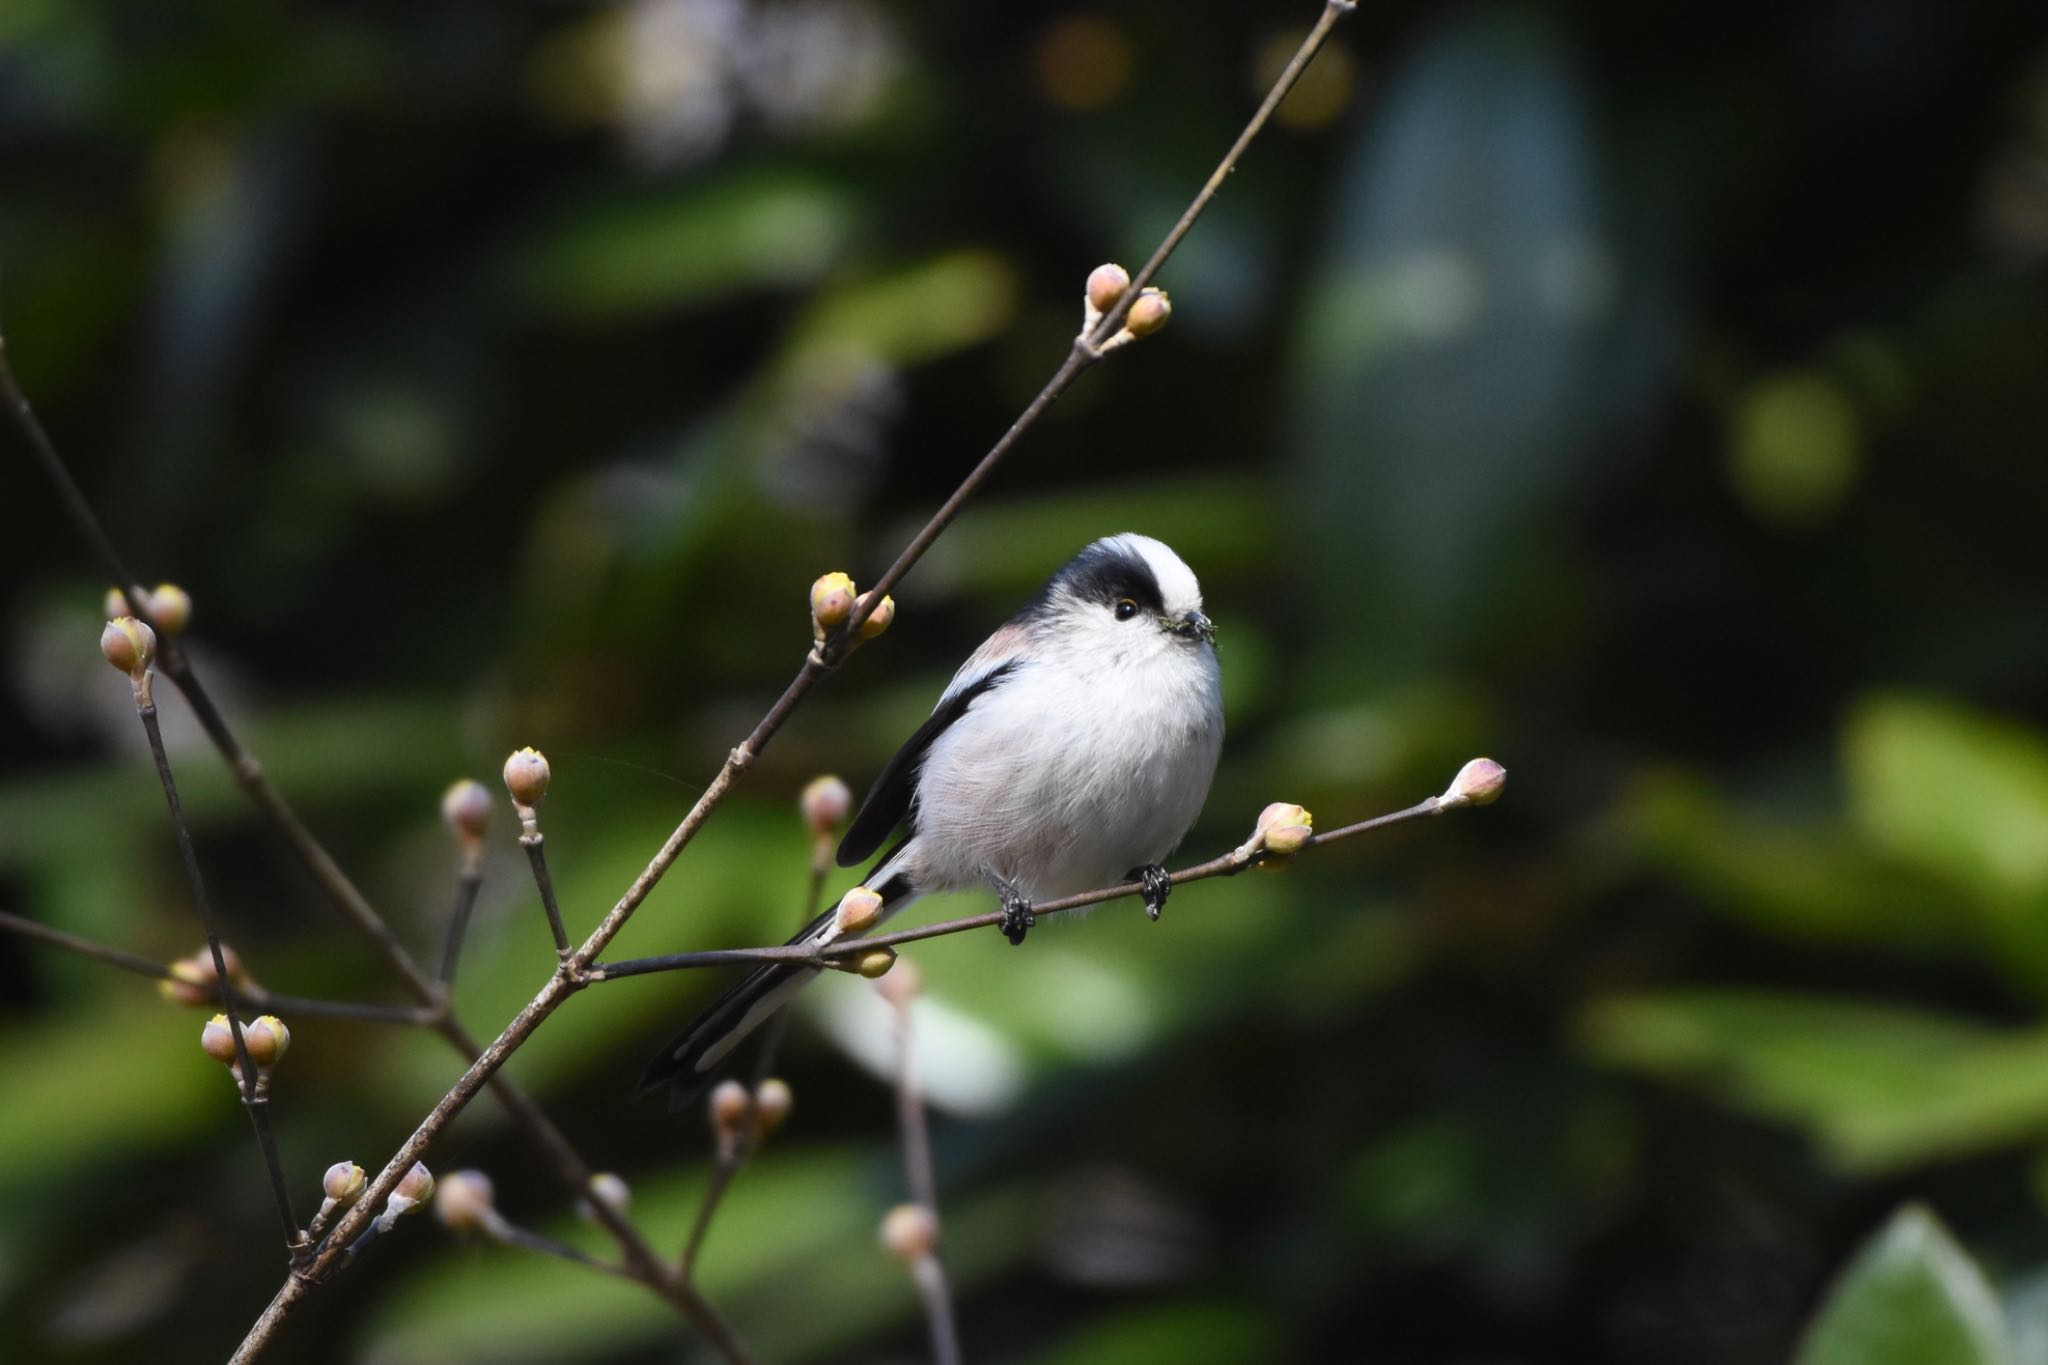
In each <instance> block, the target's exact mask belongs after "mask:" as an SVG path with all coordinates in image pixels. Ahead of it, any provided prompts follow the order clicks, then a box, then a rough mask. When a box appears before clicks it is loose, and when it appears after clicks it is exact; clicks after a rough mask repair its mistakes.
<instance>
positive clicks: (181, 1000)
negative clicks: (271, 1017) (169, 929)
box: [156, 943, 253, 1007]
mask: <svg viewBox="0 0 2048 1365" xmlns="http://www.w3.org/2000/svg"><path fill="white" fill-rule="evenodd" d="M220 956H221V960H222V961H223V962H225V963H227V967H228V984H229V985H231V986H233V987H234V988H235V989H236V990H238V991H245V992H246V991H247V990H249V989H250V987H251V985H252V984H253V983H252V982H251V981H250V980H249V973H248V972H247V970H245V969H244V968H243V966H242V959H241V956H240V955H239V954H238V953H236V952H235V950H234V949H233V948H230V947H228V945H227V944H225V943H223V944H221V945H220ZM165 970H166V971H168V972H169V973H170V975H169V976H168V977H166V978H165V979H164V980H162V981H159V982H157V986H156V989H157V994H159V995H161V996H163V998H164V999H166V1000H168V1001H170V1002H171V1003H172V1004H173V1005H190V1006H194V1007H197V1006H202V1005H218V1004H219V1003H220V973H218V972H216V971H215V970H214V969H213V950H212V949H210V948H201V949H200V950H199V951H198V952H196V953H194V954H192V956H190V957H181V958H179V959H178V960H177V961H176V962H173V963H171V964H169V965H168V966H167V967H166V968H165Z"/></svg>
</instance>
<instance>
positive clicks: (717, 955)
mask: <svg viewBox="0 0 2048 1365" xmlns="http://www.w3.org/2000/svg"><path fill="white" fill-rule="evenodd" d="M1452 809H1456V807H1455V806H1453V805H1449V804H1446V803H1445V802H1444V800H1443V798H1442V797H1437V796H1432V797H1429V798H1428V799H1426V800H1423V801H1418V802H1417V803H1416V804H1414V805H1412V806H1409V807H1407V808H1406V809H1403V810H1397V811H1394V812H1392V813H1391V814H1388V815H1380V816H1375V817H1374V818H1373V819H1370V820H1361V821H1359V822H1358V823H1357V824H1353V825H1345V826H1343V827H1341V828H1339V829H1333V830H1331V831H1329V832H1328V833H1326V834H1318V835H1315V836H1314V837H1312V838H1310V839H1309V840H1308V841H1307V842H1306V843H1305V844H1304V845H1303V847H1304V848H1313V847H1316V846H1318V845H1322V844H1334V843H1337V842H1339V841H1341V840H1344V839H1351V838H1355V837H1357V836H1358V835H1360V834H1366V833H1369V832H1371V831H1373V830H1376V829H1385V828H1387V827H1388V826H1389V825H1397V824H1400V823H1401V822H1403V821H1405V820H1414V819H1416V818H1418V817H1420V816H1425V815H1438V814H1441V813H1443V812H1444V811H1446V810H1452ZM1268 856H1270V855H1268V854H1266V853H1265V852H1264V851H1263V850H1259V849H1256V848H1253V847H1252V846H1251V844H1250V843H1246V844H1241V845H1239V846H1238V847H1237V848H1234V849H1232V850H1231V851H1230V852H1228V853H1225V854H1223V855H1222V856H1220V857H1216V858H1211V859H1210V860H1209V861H1207V862H1205V863H1197V864H1195V865H1194V866H1193V867H1184V868H1182V869H1181V870H1180V871H1178V872H1176V873H1174V874H1173V876H1172V878H1171V880H1172V882H1173V884H1174V885H1175V886H1184V885H1186V884H1187V883H1189V882H1199V881H1204V880H1206V879H1208V878H1210V877H1234V876H1236V875H1237V874H1238V873H1240V872H1242V871H1244V870H1245V869H1246V868H1248V867H1251V866H1253V865H1255V864H1257V863H1259V862H1262V861H1264V860H1265V859H1266V858H1267V857H1268ZM1144 889H1145V888H1144V885H1143V884H1142V883H1140V882H1118V883H1117V884H1116V885H1114V886H1105V887H1102V888H1100V889H1098V890H1095V891H1083V892H1080V893H1079V894H1077V895H1072V896H1063V897H1061V898H1060V899H1059V900H1052V901H1047V902H1045V903H1044V904H1043V905H1038V904H1034V905H1033V906H1032V907H1031V912H1032V913H1033V914H1034V915H1038V916H1040V917H1043V916H1046V915H1057V914H1061V913H1063V912H1064V911H1068V910H1079V909H1082V908H1084V907H1086V906H1090V905H1100V904H1101V903H1102V902H1104V901H1113V900H1121V899H1122V898H1124V897H1126V896H1136V895H1139V894H1141V893H1142V892H1143V891H1144ZM1002 920H1003V915H1002V912H1001V911H999V910H991V911H989V912H987V913H986V914H980V915H963V916H961V917H960V918H958V919H949V920H941V921H939V922H938V923H936V924H925V925H920V926H919V927H917V928H915V929H900V930H898V931H896V932H895V933H890V934H876V935H874V936H872V937H869V938H860V937H856V936H843V937H841V938H838V939H835V940H833V941H832V942H830V943H827V944H825V945H823V946H821V947H811V946H808V945H804V944H778V945H776V946H774V947H767V948H713V949H709V950H707V951H704V952H696V953H666V954H663V955H661V956H658V957H635V958H627V959H625V960H624V961H621V962H600V963H597V964H595V965H593V966H592V967H591V969H590V979H591V980H592V981H616V980H619V979H621V978H624V977H629V976H645V975H647V974H648V973H650V972H673V971H687V970H690V969H693V968H698V967H729V966H733V965H736V964H739V963H750V964H754V965H759V964H760V963H763V962H801V963H805V964H808V965H810V966H818V967H822V966H828V965H830V964H831V963H832V962H833V961H834V960H835V959H837V958H842V957H852V956H856V955H858V954H860V953H864V952H867V951H869V950H870V949H873V948H888V947H894V946H895V945H897V944H899V943H915V942H917V941H918V940H920V939H927V938H939V937H942V936H943V935H946V934H958V933H964V932H966V931H967V930H969V929H986V928H988V927H990V926H991V925H997V924H1000V923H1002Z"/></svg>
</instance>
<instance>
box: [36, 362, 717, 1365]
mask: <svg viewBox="0 0 2048 1365" xmlns="http://www.w3.org/2000/svg"><path fill="white" fill-rule="evenodd" d="M0 403H4V405H5V407H6V408H7V409H8V411H9V413H10V414H11V415H12V416H13V418H14V419H15V422H16V424H17V426H19V427H20V429H21V431H22V433H23V435H24V436H25V437H26V438H27V440H28V444H29V448H30V450H31V452H32V453H33V455H34V456H35V458H36V461H37V463H38V464H39V465H41V466H42V468H43V470H44V473H45V474H46V475H47V476H48V477H49V479H50V481H51V483H52V484H53V485H54V486H55V488H56V491H57V495H58V500H59V502H60V503H62V505H63V506H64V509H65V512H66V514H67V515H69V516H70V518H71V520H72V522H73V525H74V529H76V530H77V531H78V533H79V535H80V536H81V537H82V538H83V539H84V540H85V541H86V542H87V544H88V545H89V546H91V548H92V550H93V552H94V554H95V555H96V556H97V557H98V558H99V560H100V562H101V567H102V570H103V571H104V573H105V574H106V576H107V577H108V579H109V580H110V581H112V582H114V583H117V584H123V585H126V587H125V589H124V592H125V595H126V596H127V598H128V599H129V601H128V606H129V611H130V613H131V614H132V615H133V616H135V617H136V619H138V620H140V621H142V622H143V623H144V624H145V625H149V626H151V627H152V628H154V625H155V623H154V621H153V620H152V619H151V617H150V614H149V606H148V594H147V593H146V592H145V591H144V590H143V588H142V587H141V585H140V584H139V583H138V582H136V580H135V579H134V578H133V576H132V575H131V574H130V573H129V572H128V569H127V566H126V565H125V564H124V563H123V562H122V560H121V557H120V554H119V552H118V551H117V550H116V549H115V548H114V545H113V541H112V540H111V538H110V537H109V536H108V535H107V533H106V529H105V527H104V526H103V525H101V523H100V521H99V518H98V517H97V516H96V515H95V514H94V512H93V510H92V505H91V504H90V503H89V502H88V501H87V500H86V498H85V496H84V494H83V492H82V491H81V490H80V489H79V487H78V483H77V481H76V480H75V479H74V478H73V477H72V476H71V471H70V469H69V467H68V466H67V465H66V464H65V463H64V461H63V459H62V457H61V456H60V455H59V454H58V452H57V449H56V446H55V445H54V443H52V442H51V440H50V438H49V434H48V432H47V431H45V429H44V428H43V425H42V422H41V420H40V419H39V418H37V416H36V414H35V410H34V408H33V407H32V406H31V405H30V403H29V401H28V398H27V396H26V395H25V394H24V393H23V392H22V390H21V386H20V384H19V382H18V381H17V380H16V378H15V375H14V371H13V368H12V366H11V365H10V364H9V362H8V357H7V351H6V341H5V337H4V335H0ZM156 635H157V664H158V668H159V670H160V671H162V672H163V673H164V674H165V675H166V676H168V677H169V678H170V679H171V681H172V682H173V683H175V684H177V686H178V689H179V691H180V692H182V693H183V694H184V696H185V699H186V701H187V703H188V704H189V705H190V706H191V707H192V710H193V713H194V714H195V715H196V716H197V717H198V718H199V722H200V725H201V727H202V728H204V729H205V731H206V734H207V737H208V738H209V739H210V740H211V741H212V742H213V745H214V747H215V749H216V750H217V751H218V752H219V753H220V755H221V758H222V759H223V761H225V762H226V764H227V766H228V769H229V771H230V773H231V774H232V775H233V776H234V779H235V782H236V784H237V785H238V786H240V787H241V789H242V791H243V793H244V794H245V795H246V796H248V798H249V799H250V800H251V801H252V802H253V803H254V804H255V805H256V807H257V809H258V810H260V811H262V812H263V814H264V815H265V816H266V817H267V818H268V819H269V820H270V822H271V823H272V825H274V826H275V827H276V829H277V830H278V832H279V833H280V834H281V835H282V836H283V837H284V840H285V843H286V845H287V846H288V847H290V848H291V850H292V851H293V852H294V853H295V854H296V855H297V856H298V858H299V860H300V862H301V863H303V864H304V865H305V867H306V870H307V872H308V873H309V874H310V875H311V876H312V878H313V880H314V881H315V882H316V883H317V884H318V885H319V886H320V887H321V888H322V889H323V890H325V891H326V892H327V894H328V896H329V898H330V899H331V900H332V901H333V902H334V904H335V905H336V906H337V907H338V908H339V909H340V910H341V912H342V915H343V918H344V919H346V920H347V921H348V923H349V924H350V925H351V926H352V927H353V928H355V930H356V931H357V932H358V933H359V934H361V935H362V936H363V937H364V938H365V939H366V940H368V942H369V943H370V945H371V947H372V948H373V949H374V950H375V951H376V953H377V956H378V957H379V958H380V960H382V961H383V963H384V965H385V966H386V968H387V969H389V970H390V972H391V973H392V975H394V976H395V977H397V978H398V980H399V982H400V984H401V985H403V986H404V988H405V990H406V991H407V993H408V994H410V995H412V996H413V998H414V999H416V1000H418V1001H419V1002H420V1004H421V1007H422V1009H423V1011H424V1012H425V1013H426V1014H427V1015H430V1016H431V1017H430V1018H428V1019H426V1021H425V1022H426V1023H427V1024H428V1026H429V1027H431V1028H433V1030H434V1031H435V1032H437V1033H439V1034H440V1035H441V1036H442V1037H443V1038H445V1039H446V1040H447V1041H448V1042H449V1044H450V1045H451V1046H453V1047H454V1048H455V1049H456V1051H457V1052H459V1053H460V1054H461V1055H462V1056H463V1058H464V1060H465V1061H467V1062H470V1063H474V1062H475V1061H476V1059H477V1057H478V1056H479V1055H480V1049H479V1046H478V1044H477V1042H476V1040H475V1039H474V1038H473V1037H471V1036H470V1034H469V1033H468V1031H467V1030H466V1029H464V1028H463V1027H462V1025H461V1023H460V1021H459V1020H458V1019H456V1017H455V1016H454V1014H453V1013H452V1011H450V1009H449V1008H448V1005H447V1001H446V999H445V996H444V995H443V993H442V992H441V990H440V989H439V987H438V983H437V982H435V981H434V980H432V979H430V978H429V977H428V976H427V975H426V974H425V972H423V971H422V970H421V969H420V967H419V965H418V964H417V963H416V962H415V961H414V960H413V958H412V956H411V954H409V953H408V952H407V951H406V950H405V947H404V945H403V944H401V943H400V942H399V941H398V937H397V935H396V934H394V933H393V932H392V931H391V928H390V926H389V925H388V924H387V923H386V922H385V921H384V918H383V917H382V916H381V915H379V914H378V913H377V911H376V908H375V907H374V906H372V905H371V904H370V902H369V900H368V898H367V897H365V896H364V895H363V893H362V892H361V891H360V890H358V889H357V888H356V885H355V883H354V882H352V881H351V880H349V877H348V875H347V873H345V872H343V871H342V869H341V866H340V864H339V863H337V862H335V860H334V859H333V857H332V856H331V855H329V854H328V852H327V850H326V849H325V848H324V847H323V846H322V845H321V843H320V841H319V840H318V839H317V838H316V837H314V835H313V833H312V831H311V830H309V829H307V828H306V826H305V824H304V822H303V821H301V820H300V819H299V817H298V814H297V812H296V811H294V810H293V809H292V807H291V805H290V803H288V802H287V801H286V800H285V798H284V796H283V794H282V793H280V792H279V791H278V790H277V789H276V788H275V787H274V786H272V785H271V783H270V781H269V779H268V778H267V777H265V776H264V773H263V768H262V765H261V764H259V763H258V762H257V761H256V759H255V758H254V756H252V755H251V754H250V753H249V752H248V751H247V750H246V749H244V748H243V747H242V746H241V744H240V742H239V741H238V740H237V739H236V738H235V735H234V732H233V731H232V730H231V729H229V727H228V724H227V720H226V718H225V717H224V716H222V715H221V713H220V710H219V708H218V707H216V706H215V705H214V704H213V700H212V698H211V697H210V696H209V695H208V693H207V692H206V690H205V688H204V686H203V685H202V684H201V683H200V680H199V677H198V674H197V673H195V672H194V671H193V670H192V668H191V665H190V663H189V661H188V660H187V658H186V656H185V654H184V651H183V650H182V648H181V647H180V646H179V643H178V641H177V639H176V638H175V637H174V636H172V635H171V634H170V633H169V632H166V631H161V630H159V631H157V632H156ZM220 979H221V981H223V982H225V981H226V977H225V975H224V974H223V975H222V976H221V977H220ZM227 1013H228V1014H229V1015H230V1017H231V1018H232V1017H233V1011H232V1010H228V1011H227ZM238 1037H239V1031H238ZM238 1046H239V1042H238ZM491 1091H492V1093H493V1094H494V1095H496V1096H497V1097H498V1099H499V1101H500V1102H501V1103H502V1104H503V1106H504V1108H505V1110H506V1112H507V1114H508V1115H509V1116H510V1117H511V1118H512V1120H513V1122H514V1123H515V1125H517V1126H519V1127H522V1128H523V1129H524V1130H525V1131H526V1132H527V1134H528V1136H529V1137H531V1138H532V1139H533V1140H534V1142H535V1143H536V1144H537V1145H538V1146H540V1147H541V1148H542V1149H543V1150H544V1151H545V1152H547V1153H548V1155H549V1156H550V1157H552V1158H553V1159H554V1163H555V1167H556V1170H557V1172H558V1173H559V1174H560V1175H561V1177H562V1178H563V1180H564V1182H565V1183H566V1184H568V1186H569V1187H570V1189H571V1190H572V1192H574V1193H576V1194H577V1195H578V1196H579V1197H580V1196H581V1195H582V1194H583V1192H584V1191H585V1190H586V1189H587V1188H588V1185H589V1181H590V1176H591V1174H592V1172H591V1169H590V1167H589V1166H588V1164H586V1163H585V1162H584V1161H583V1159H582V1158H581V1157H580V1156H579V1155H578V1154H577V1153H576V1151H575V1149H574V1148H573V1147H572V1146H571V1145H570V1143H569V1141H568V1139H567V1138H566V1137H565V1136H563V1134H562V1132H561V1130H560V1129H559V1128H557V1127H555V1126H554V1124H553V1123H552V1122H551V1121H550V1120H549V1119H548V1118H547V1116H546V1115H545V1114H544V1113H543V1112H542V1111H541V1109H540V1107H539V1106H538V1105H537V1104H535V1103H534V1102H533V1100H532V1099H531V1098H530V1097H528V1096H527V1095H526V1093H525V1092H524V1091H523V1090H521V1089H519V1088H518V1086H517V1085H516V1084H515V1083H514V1082H513V1081H512V1080H511V1079H510V1078H509V1077H497V1078H494V1079H493V1081H492V1084H491ZM394 1183H395V1182H394ZM597 1219H598V1222H599V1223H600V1225H602V1226H603V1227H604V1228H605V1230H606V1231H607V1232H608V1233H610V1234H611V1236H612V1237H613V1238H614V1239H615V1240H616V1241H617V1242H618V1243H619V1246H620V1248H621V1250H622V1251H623V1252H624V1253H625V1255H626V1257H627V1260H628V1262H629V1263H630V1264H634V1265H638V1266H643V1267H645V1268H647V1273H648V1274H650V1275H658V1274H660V1273H662V1269H661V1260H660V1258H659V1257H657V1256H656V1255H655V1254H654V1251H653V1248H652V1247H650V1246H648V1244H647V1242H646V1239H645V1238H643V1237H642V1236H640V1234H639V1231H638V1230H637V1229H636V1228H634V1227H633V1226H632V1224H631V1223H630V1222H629V1221H628V1220H627V1219H626V1218H625V1217H624V1216H623V1215H621V1214H620V1213H618V1212H617V1211H615V1210H613V1209H611V1208H609V1207H607V1206H605V1205H603V1204H602V1202H601V1201H599V1203H598V1207H597ZM295 1273H296V1272H295ZM681 1292H682V1294H683V1296H684V1297H686V1298H694V1299H695V1301H694V1302H693V1303H692V1304H691V1305H690V1306H689V1308H688V1309H687V1310H686V1312H685V1316H686V1317H690V1318H691V1320H692V1321H693V1322H695V1323H696V1324H697V1325H698V1326H699V1327H700V1329H701V1328H703V1327H704V1324H705V1323H713V1324H714V1326H715V1327H716V1328H717V1329H719V1330H715V1331H711V1332H707V1335H708V1336H711V1337H712V1338H713V1340H714V1343H715V1344H716V1342H718V1341H720V1340H723V1341H726V1342H730V1341H731V1340H732V1336H731V1331H730V1329H729V1328H724V1326H723V1323H722V1321H721V1320H719V1319H718V1318H717V1314H716V1313H715V1312H714V1311H713V1310H712V1308H711V1306H710V1305H709V1304H708V1303H706V1302H703V1301H702V1300H701V1298H695V1296H694V1293H693V1291H688V1290H684V1291H681ZM721 1353H722V1354H724V1355H725V1357H726V1359H727V1360H729V1361H739V1360H744V1359H746V1358H747V1357H746V1353H745V1352H744V1351H743V1350H740V1351H732V1350H724V1349H723V1348H721Z"/></svg>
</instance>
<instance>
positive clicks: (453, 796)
mask: <svg viewBox="0 0 2048 1365" xmlns="http://www.w3.org/2000/svg"><path fill="white" fill-rule="evenodd" d="M513 757H514V758H517V757H518V755H517V754H514V755H513ZM542 761H543V762H545V761H546V760H542ZM507 766H508V767H509V766H510V764H509V763H508V764H507ZM507 785H510V784H509V780H508V783H507ZM441 819H442V821H443V822H444V823H446V824H447V826H448V828H449V829H451V830H453V831H454V832H455V837H456V838H457V839H459V840H461V841H462V843H463V845H464V846H465V847H469V846H472V845H474V844H476V843H478V842H479V841H481V840H482V839H483V837H484V829H485V827H486V826H488V825H489V824H490V823H491V793H490V790H489V789H488V788H486V787H485V786H484V784H483V783H481V782H478V781H475V780H473V779H471V778H467V777H465V778H463V779H462V780H461V781H459V782H457V783H455V784H454V785H453V786H451V787H449V788H448V790H447V791H445V792H442V793H441Z"/></svg>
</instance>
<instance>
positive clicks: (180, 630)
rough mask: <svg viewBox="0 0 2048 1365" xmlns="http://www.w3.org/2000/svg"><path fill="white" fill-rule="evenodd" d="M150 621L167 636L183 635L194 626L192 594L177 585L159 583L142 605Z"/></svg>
mask: <svg viewBox="0 0 2048 1365" xmlns="http://www.w3.org/2000/svg"><path fill="white" fill-rule="evenodd" d="M142 605H143V609H144V610H145V611H147V612H148V613H149V619H150V620H151V621H154V622H155V623H156V628H157V629H158V630H160V631H162V632H163V633H164V634H166V635H183V634H184V633H185V627H186V626H189V625H191V624H192V594H190V593H188V592H186V591H185V590H184V589H183V588H181V587H179V586H178V585H177V584H176V583H159V584H157V585H156V587H155V588H154V589H152V590H151V592H150V594H149V600H148V601H147V602H145V603H143V604H142Z"/></svg>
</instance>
